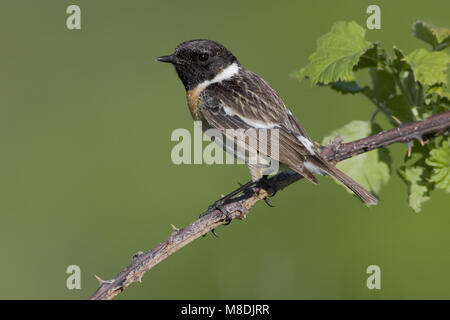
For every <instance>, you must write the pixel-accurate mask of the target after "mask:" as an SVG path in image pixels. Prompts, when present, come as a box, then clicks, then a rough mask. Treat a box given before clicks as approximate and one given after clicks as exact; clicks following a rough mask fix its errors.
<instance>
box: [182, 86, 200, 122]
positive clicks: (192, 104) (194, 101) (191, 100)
mask: <svg viewBox="0 0 450 320" xmlns="http://www.w3.org/2000/svg"><path fill="white" fill-rule="evenodd" d="M199 94H200V90H199V89H198V88H195V89H192V90H189V91H187V93H186V95H187V102H188V106H189V110H190V111H191V115H192V118H194V120H197V121H201V120H202V117H201V115H200V112H199V110H198V96H199Z"/></svg>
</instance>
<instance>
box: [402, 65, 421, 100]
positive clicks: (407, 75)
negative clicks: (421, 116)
mask: <svg viewBox="0 0 450 320" xmlns="http://www.w3.org/2000/svg"><path fill="white" fill-rule="evenodd" d="M400 82H401V85H402V87H403V89H404V95H405V98H406V99H407V101H408V103H409V105H410V106H412V107H416V106H418V105H419V102H420V101H421V98H422V95H423V92H422V89H421V88H420V86H419V83H418V82H417V81H416V79H415V78H414V73H413V72H412V71H405V72H403V73H402V76H401V78H400Z"/></svg>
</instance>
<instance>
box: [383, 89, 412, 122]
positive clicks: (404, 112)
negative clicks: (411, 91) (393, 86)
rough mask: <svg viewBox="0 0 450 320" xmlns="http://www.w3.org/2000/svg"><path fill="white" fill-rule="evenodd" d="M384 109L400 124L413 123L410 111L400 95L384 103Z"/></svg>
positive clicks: (406, 102)
mask: <svg viewBox="0 0 450 320" xmlns="http://www.w3.org/2000/svg"><path fill="white" fill-rule="evenodd" d="M386 108H387V109H388V110H389V111H390V112H391V113H392V115H393V116H395V117H396V118H398V119H399V120H400V121H401V122H411V121H414V116H413V113H412V109H411V107H410V105H409V104H408V101H406V99H405V97H404V96H402V95H396V96H394V97H392V98H390V99H389V100H388V101H387V102H386Z"/></svg>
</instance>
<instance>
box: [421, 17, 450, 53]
mask: <svg viewBox="0 0 450 320" xmlns="http://www.w3.org/2000/svg"><path fill="white" fill-rule="evenodd" d="M412 30H413V34H414V35H415V36H416V37H417V38H419V39H420V40H423V41H425V42H427V43H428V44H431V46H432V47H433V49H434V50H442V49H444V48H446V47H447V46H448V45H449V44H450V29H448V28H444V27H441V28H439V27H435V26H433V25H430V24H428V23H426V22H423V21H417V22H414V23H413V26H412Z"/></svg>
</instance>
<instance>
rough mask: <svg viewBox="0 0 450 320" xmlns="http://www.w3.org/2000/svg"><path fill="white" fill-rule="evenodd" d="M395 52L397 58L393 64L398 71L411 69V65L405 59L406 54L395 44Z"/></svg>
mask: <svg viewBox="0 0 450 320" xmlns="http://www.w3.org/2000/svg"><path fill="white" fill-rule="evenodd" d="M393 49H394V54H395V59H394V60H393V61H392V64H393V66H394V67H395V68H396V69H397V70H398V71H405V70H411V66H410V65H409V64H408V63H407V62H406V61H405V55H404V54H403V51H402V50H400V49H399V48H397V47H396V46H394V48H393Z"/></svg>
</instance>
